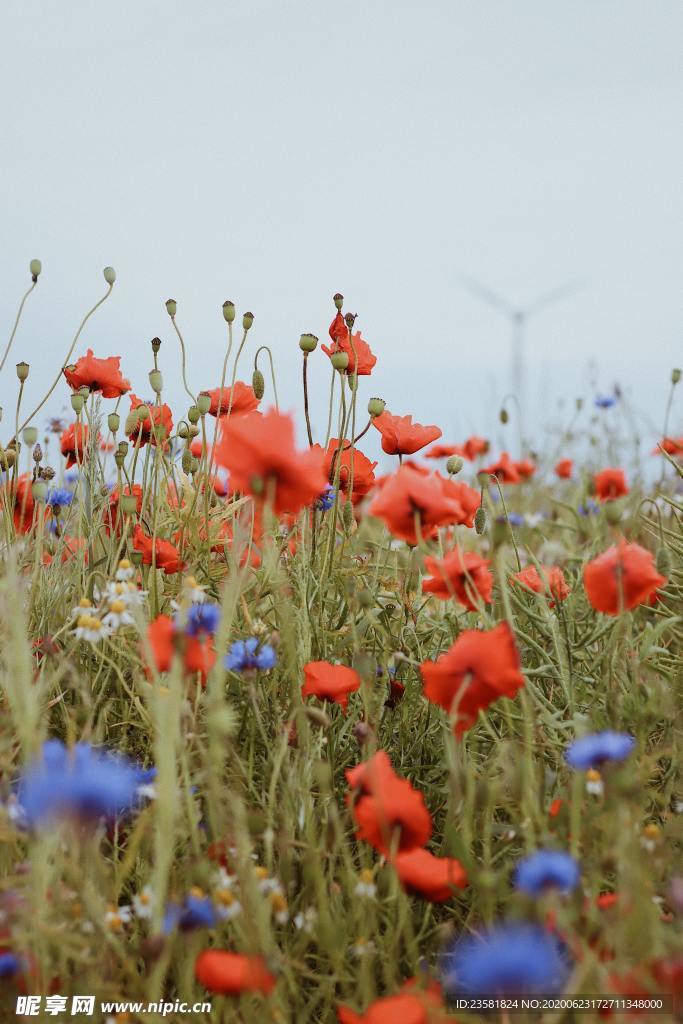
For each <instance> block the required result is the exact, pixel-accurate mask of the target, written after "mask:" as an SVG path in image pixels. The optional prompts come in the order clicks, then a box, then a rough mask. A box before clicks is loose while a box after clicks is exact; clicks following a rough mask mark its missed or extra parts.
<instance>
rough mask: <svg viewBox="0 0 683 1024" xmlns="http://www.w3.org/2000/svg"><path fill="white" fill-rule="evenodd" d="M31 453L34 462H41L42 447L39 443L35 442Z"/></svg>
mask: <svg viewBox="0 0 683 1024" xmlns="http://www.w3.org/2000/svg"><path fill="white" fill-rule="evenodd" d="M31 454H32V455H33V461H34V462H42V459H43V449H42V448H41V447H40V445H39V444H37V445H36V446H35V448H34V449H33V451H32V453H31Z"/></svg>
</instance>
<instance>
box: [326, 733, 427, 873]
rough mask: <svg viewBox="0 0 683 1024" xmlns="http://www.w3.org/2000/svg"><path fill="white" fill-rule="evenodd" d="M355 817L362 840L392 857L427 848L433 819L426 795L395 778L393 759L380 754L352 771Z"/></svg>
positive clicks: (348, 774)
mask: <svg viewBox="0 0 683 1024" xmlns="http://www.w3.org/2000/svg"><path fill="white" fill-rule="evenodd" d="M346 779H347V781H348V783H349V786H350V787H351V790H352V792H353V797H352V798H351V799H352V808H353V816H354V818H355V819H356V825H357V826H358V838H359V839H364V840H365V841H366V842H368V843H370V845H371V846H374V848H375V849H376V850H379V852H380V853H383V854H384V855H385V856H388V855H389V853H390V852H392V853H393V852H398V851H400V850H412V849H413V848H414V847H416V846H424V844H425V843H426V842H427V840H428V839H429V837H430V835H431V834H432V819H431V816H430V814H429V811H428V810H427V808H426V807H425V802H424V798H423V796H422V794H421V793H420V792H418V790H416V789H413V787H412V786H411V784H410V783H409V782H408V780H407V779H401V778H399V776H398V775H396V774H395V772H394V769H393V768H392V766H391V761H390V760H389V757H388V756H387V754H386V753H385V752H384V751H383V750H378V751H377V753H376V754H374V755H373V757H371V758H370V760H369V761H363V762H362V763H361V764H358V765H356V767H355V768H348V769H347V771H346Z"/></svg>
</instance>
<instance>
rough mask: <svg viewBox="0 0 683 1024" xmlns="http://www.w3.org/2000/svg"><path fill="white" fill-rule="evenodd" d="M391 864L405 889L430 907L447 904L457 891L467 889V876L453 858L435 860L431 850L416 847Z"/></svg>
mask: <svg viewBox="0 0 683 1024" xmlns="http://www.w3.org/2000/svg"><path fill="white" fill-rule="evenodd" d="M392 863H393V865H394V867H395V868H396V873H397V875H398V877H399V878H400V880H401V884H402V885H403V888H404V889H406V890H407V891H408V892H412V893H416V894H417V895H418V896H424V898H425V899H427V900H429V901H430V903H445V902H446V900H450V899H452V898H453V889H454V888H457V889H464V888H465V886H466V885H467V872H466V871H465V869H464V867H463V866H462V864H461V863H460V861H459V860H455V858H454V857H435V856H434V854H433V853H430V852H429V850H421V849H419V848H418V847H415V849H414V850H408V851H406V852H405V853H398V854H397V855H396V856H395V857H394V860H393V862H392Z"/></svg>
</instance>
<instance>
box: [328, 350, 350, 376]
mask: <svg viewBox="0 0 683 1024" xmlns="http://www.w3.org/2000/svg"><path fill="white" fill-rule="evenodd" d="M330 362H331V363H332V365H333V366H334V368H335V370H340V371H342V370H345V369H346V367H347V366H348V365H349V356H348V353H347V352H333V353H332V358H331V360H330Z"/></svg>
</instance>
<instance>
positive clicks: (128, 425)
mask: <svg viewBox="0 0 683 1024" xmlns="http://www.w3.org/2000/svg"><path fill="white" fill-rule="evenodd" d="M72 404H73V402H72ZM137 428H138V411H137V409H131V411H130V412H129V413H128V415H127V416H126V422H125V423H124V425H123V430H124V432H125V433H126V434H128V436H129V437H130V435H131V434H134V433H135V431H136V430H137Z"/></svg>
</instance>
